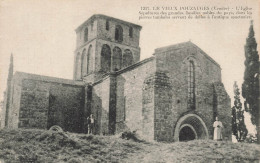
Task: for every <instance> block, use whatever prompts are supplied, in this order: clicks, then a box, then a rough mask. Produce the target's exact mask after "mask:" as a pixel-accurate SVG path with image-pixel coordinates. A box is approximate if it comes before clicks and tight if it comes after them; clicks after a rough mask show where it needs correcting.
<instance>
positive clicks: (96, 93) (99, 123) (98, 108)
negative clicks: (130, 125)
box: [91, 77, 110, 135]
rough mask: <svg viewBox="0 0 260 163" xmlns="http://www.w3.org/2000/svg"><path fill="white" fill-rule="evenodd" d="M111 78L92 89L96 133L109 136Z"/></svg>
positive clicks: (92, 108)
mask: <svg viewBox="0 0 260 163" xmlns="http://www.w3.org/2000/svg"><path fill="white" fill-rule="evenodd" d="M109 99H110V78H109V77H106V78H103V79H102V80H101V81H99V82H97V83H95V84H94V85H93V89H92V102H91V113H92V114H93V115H94V119H95V131H94V132H95V133H96V134H103V135H107V134H109V104H110V102H109Z"/></svg>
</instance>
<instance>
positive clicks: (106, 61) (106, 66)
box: [101, 44, 111, 72]
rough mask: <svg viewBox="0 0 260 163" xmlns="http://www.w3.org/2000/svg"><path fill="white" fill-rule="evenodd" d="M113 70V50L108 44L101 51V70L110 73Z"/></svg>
mask: <svg viewBox="0 0 260 163" xmlns="http://www.w3.org/2000/svg"><path fill="white" fill-rule="evenodd" d="M110 68H111V49H110V47H109V46H108V45H107V44H104V45H103V46H102V49H101V70H102V71H104V72H109V71H110Z"/></svg>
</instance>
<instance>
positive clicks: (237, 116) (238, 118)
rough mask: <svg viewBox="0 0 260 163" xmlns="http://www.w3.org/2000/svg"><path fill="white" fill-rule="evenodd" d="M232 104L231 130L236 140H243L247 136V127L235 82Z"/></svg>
mask: <svg viewBox="0 0 260 163" xmlns="http://www.w3.org/2000/svg"><path fill="white" fill-rule="evenodd" d="M233 88H234V94H235V96H234V106H233V107H232V131H233V135H235V136H236V139H237V141H238V142H243V141H244V140H245V139H246V136H247V133H248V131H247V128H246V125H245V121H244V110H243V108H242V103H241V101H240V92H239V88H238V86H237V83H236V82H235V83H234V87H233Z"/></svg>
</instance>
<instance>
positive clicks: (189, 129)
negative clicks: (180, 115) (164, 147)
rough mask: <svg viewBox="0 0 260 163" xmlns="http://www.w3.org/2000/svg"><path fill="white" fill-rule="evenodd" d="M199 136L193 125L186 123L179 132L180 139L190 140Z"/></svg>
mask: <svg viewBox="0 0 260 163" xmlns="http://www.w3.org/2000/svg"><path fill="white" fill-rule="evenodd" d="M197 138H198V136H197V132H196V130H195V129H194V127H193V126H192V125H189V124H184V125H182V126H181V128H180V132H179V141H189V140H194V139H197Z"/></svg>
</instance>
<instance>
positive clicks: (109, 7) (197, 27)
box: [0, 0, 260, 132]
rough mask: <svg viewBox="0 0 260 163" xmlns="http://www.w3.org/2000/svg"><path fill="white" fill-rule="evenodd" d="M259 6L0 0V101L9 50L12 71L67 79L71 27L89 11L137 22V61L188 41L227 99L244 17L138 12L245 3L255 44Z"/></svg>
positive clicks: (155, 0)
mask: <svg viewBox="0 0 260 163" xmlns="http://www.w3.org/2000/svg"><path fill="white" fill-rule="evenodd" d="M259 5H260V2H259V1H258V0H181V1H179V0H142V1H140V0H131V1H122V0H110V1H105V0H41V1H40V0H0V100H2V99H3V91H4V90H5V88H6V80H7V74H8V66H9V58H10V54H11V53H12V54H13V56H14V71H22V72H27V73H33V74H41V75H46V76H53V77H59V78H67V79H72V77H73V59H74V50H75V47H76V35H75V29H76V28H77V27H78V26H79V25H80V24H81V23H83V22H84V21H85V20H87V19H88V18H89V17H91V16H92V15H93V14H104V15H108V16H112V17H115V18H118V19H122V20H125V21H129V22H132V23H135V24H139V25H141V26H142V27H143V28H142V31H141V36H140V48H141V60H142V59H145V58H148V57H150V56H152V54H153V52H154V49H156V48H159V47H163V46H167V45H172V44H176V43H180V42H186V41H189V40H190V41H192V42H193V43H195V44H196V45H197V46H199V47H200V48H201V49H202V50H203V51H205V52H206V53H207V54H208V55H209V56H211V57H212V58H213V59H214V60H215V61H216V62H218V63H219V64H220V66H221V68H222V82H223V83H224V86H225V88H226V90H227V92H228V94H229V96H230V97H231V99H233V96H234V94H233V84H234V81H237V82H238V85H239V87H241V84H242V82H243V74H244V60H245V57H244V45H245V42H246V38H247V36H248V32H249V26H250V20H249V19H235V20H202V19H200V20H198V19H197V20H175V19H174V20H173V19H172V20H151V19H150V20H142V19H141V20H139V11H140V9H141V7H156V6H160V7H171V6H177V7H179V6H194V7H197V6H200V7H203V6H209V7H214V6H216V7H246V6H247V7H251V8H252V9H253V10H252V11H253V15H252V18H253V20H254V30H255V34H256V36H255V37H256V39H257V42H258V43H259V36H260V33H259V31H260V30H259V20H260V19H259V15H260V11H259ZM258 51H259V47H258ZM247 117H248V116H247ZM246 121H247V124H249V121H250V120H249V118H247V119H246ZM250 131H251V129H250ZM252 131H253V130H252ZM252 131H251V132H252Z"/></svg>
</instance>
